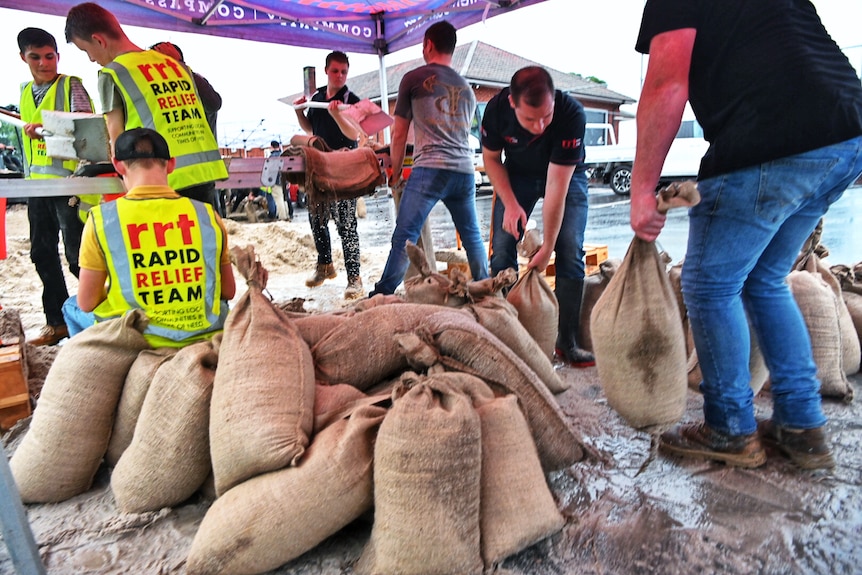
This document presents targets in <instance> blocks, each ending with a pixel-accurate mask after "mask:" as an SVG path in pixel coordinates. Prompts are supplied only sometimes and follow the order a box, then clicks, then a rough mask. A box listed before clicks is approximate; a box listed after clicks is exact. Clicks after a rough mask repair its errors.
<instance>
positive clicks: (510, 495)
mask: <svg viewBox="0 0 862 575" xmlns="http://www.w3.org/2000/svg"><path fill="white" fill-rule="evenodd" d="M476 410H477V412H478V414H479V421H480V422H481V425H482V520H481V531H482V559H483V560H484V562H485V567H486V568H492V567H493V566H495V565H497V564H498V563H500V562H501V561H503V559H505V558H506V557H508V556H509V555H513V554H515V553H517V552H519V551H521V550H522V549H526V548H527V547H529V546H530V545H533V544H534V543H536V542H538V541H541V540H542V539H544V538H546V537H548V536H550V535H552V534H554V533H556V532H558V531H559V530H560V529H562V528H563V525H564V524H565V522H566V521H565V519H564V518H563V516H562V514H561V513H560V511H559V510H558V509H557V504H556V502H555V501H554V497H553V495H551V491H550V489H549V488H548V484H547V482H546V480H545V475H544V473H543V472H542V465H541V463H540V462H539V454H538V452H537V451H536V445H535V443H533V438H532V436H531V435H530V428H529V426H528V425H527V420H526V419H525V418H524V415H523V413H522V412H521V409H520V407H518V398H517V397H516V396H514V395H507V396H505V397H499V398H497V399H495V400H494V401H492V402H489V403H485V404H483V405H480V406H478V407H476Z"/></svg>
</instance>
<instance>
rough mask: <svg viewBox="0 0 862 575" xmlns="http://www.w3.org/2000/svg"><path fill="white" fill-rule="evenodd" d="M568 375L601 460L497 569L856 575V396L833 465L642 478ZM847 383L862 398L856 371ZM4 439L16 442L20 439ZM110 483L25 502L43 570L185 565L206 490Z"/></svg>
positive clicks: (609, 421) (304, 560) (631, 450)
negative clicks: (554, 529)
mask: <svg viewBox="0 0 862 575" xmlns="http://www.w3.org/2000/svg"><path fill="white" fill-rule="evenodd" d="M560 374H561V376H563V377H564V378H565V379H566V380H568V381H570V382H571V383H572V388H571V389H570V390H569V391H567V392H565V393H564V394H562V395H561V396H558V397H559V400H560V403H561V405H562V407H563V409H564V411H565V413H566V414H567V415H568V416H569V418H570V421H571V424H572V425H573V426H574V427H575V428H577V429H579V430H580V431H581V433H582V434H583V435H584V437H585V438H586V439H587V441H588V442H589V443H590V444H591V445H592V446H593V447H595V448H596V449H597V450H598V452H599V453H600V455H601V457H600V459H593V460H588V461H583V462H581V463H578V464H576V465H574V466H572V467H571V468H569V469H567V470H564V471H561V472H557V473H553V474H551V475H550V476H549V482H550V485H551V487H552V490H553V493H554V495H555V497H556V498H557V501H558V505H559V508H560V509H561V510H562V512H563V514H564V515H565V516H566V518H567V522H566V525H565V527H564V529H563V531H562V532H560V533H558V534H557V535H554V536H552V537H550V538H548V539H546V540H545V541H542V542H540V543H538V544H537V545H534V546H533V547H531V548H529V549H527V550H525V551H523V552H521V553H519V554H517V555H515V556H512V557H510V558H508V559H507V560H506V561H505V562H504V563H503V564H502V565H501V566H500V569H499V571H498V572H499V573H503V574H506V575H545V574H547V575H556V574H569V573H583V574H620V575H622V574H631V573H662V574H686V573H726V574H739V575H743V574H745V575H748V574H751V573H759V574H774V575H786V574H812V575H814V574H825V573H832V574H846V575H850V574H854V573H859V572H860V565H862V549H860V541H862V538H860V534H862V488H860V483H862V447H860V440H862V431H860V429H862V424H860V421H862V407H860V404H859V403H858V402H856V403H851V404H843V403H836V402H832V401H827V402H825V404H824V407H825V411H826V413H827V414H828V416H829V424H828V428H829V430H830V432H831V434H832V441H833V445H834V449H835V454H836V460H837V462H838V467H837V468H836V469H835V470H834V472H823V471H816V472H805V471H800V470H797V469H796V468H795V467H793V466H792V465H791V464H790V463H789V462H788V461H787V460H786V459H784V458H783V457H782V456H780V455H779V454H777V453H774V452H771V451H770V452H769V460H768V462H767V464H766V465H765V466H764V467H762V468H760V469H755V470H741V469H736V468H731V467H727V466H725V465H723V464H719V463H708V462H698V461H694V460H680V459H670V458H667V457H665V456H663V455H659V456H658V457H657V458H656V459H655V460H654V461H653V462H652V463H651V464H650V465H649V466H648V467H647V469H646V470H645V471H644V472H643V473H641V474H640V475H638V474H637V472H638V469H639V468H640V467H641V464H642V463H643V462H644V460H645V458H646V456H647V453H648V450H649V437H648V436H647V435H645V434H641V433H637V432H634V431H632V430H631V429H630V428H629V427H627V426H626V425H625V424H624V423H623V422H622V420H621V419H620V418H619V417H618V416H617V415H616V414H615V413H614V412H613V411H612V410H611V409H610V408H609V407H608V406H607V404H606V402H605V400H604V396H603V393H602V391H601V387H600V384H599V382H598V378H597V375H596V370H595V368H588V369H583V370H574V369H570V368H564V369H562V370H561V372H560ZM851 380H852V382H853V385H854V388H855V390H856V393H857V395H858V394H859V393H860V392H862V377H860V376H859V375H857V376H854V377H853V378H851ZM757 410H758V416H762V417H768V416H769V414H770V411H771V408H770V401H769V396H768V392H763V393H762V394H761V395H760V396H759V397H758V398H757ZM699 417H700V397H699V395H698V394H697V393H695V392H689V404H688V410H687V413H686V419H690V420H696V419H699ZM6 439H7V440H10V441H11V443H12V446H10V447H14V443H15V442H16V437H15V434H10V435H8V436H7V438H6ZM8 451H9V449H8V448H7V452H8ZM108 482H109V475H108V472H107V470H104V469H103V470H101V471H100V473H99V474H98V476H97V480H96V485H95V486H94V488H93V489H91V490H90V491H88V492H87V493H85V494H82V495H79V496H77V497H74V498H72V499H70V500H68V501H65V502H63V503H58V504H46V505H30V506H28V513H29V518H30V523H31V525H32V529H33V532H34V534H35V537H36V541H37V542H38V545H39V547H40V553H41V555H42V558H43V561H44V562H45V565H46V568H47V572H48V573H52V574H58V575H59V574H63V575H66V574H72V573H75V574H85V573H86V574H89V573H93V574H95V573H111V574H121V573H123V574H127V573H140V574H144V573H154V574H163V573H183V572H184V561H185V556H186V554H187V552H188V549H189V547H190V545H191V542H192V539H193V537H194V534H195V532H196V530H197V526H198V525H199V524H200V521H201V519H202V517H203V515H204V514H205V512H206V509H207V505H208V504H207V502H206V501H205V500H203V499H202V498H198V499H195V500H194V501H192V502H189V503H188V504H186V505H183V506H179V507H176V508H173V509H165V510H162V511H161V512H159V513H148V514H141V515H123V514H120V513H119V512H118V511H117V509H116V506H115V503H114V501H113V497H112V495H111V491H110V487H109V483H108ZM407 512H409V510H408V511H407ZM524 513H530V510H529V509H525V510H524ZM370 529H371V524H370V523H369V522H367V521H358V522H356V523H355V524H353V525H351V526H349V527H348V528H346V529H345V530H343V531H342V532H340V533H338V534H336V535H335V536H333V537H331V538H330V539H329V540H327V541H326V542H324V543H323V544H321V545H319V546H318V547H316V548H315V549H313V550H312V551H310V552H308V553H306V554H305V555H303V556H302V557H300V558H298V559H296V560H294V561H293V562H291V563H289V564H287V565H284V566H283V567H281V568H279V569H277V570H275V571H272V573H278V574H297V575H299V574H302V575H318V574H320V575H330V574H341V573H344V574H350V573H353V570H352V567H351V565H352V563H353V561H354V560H355V559H356V558H357V557H358V556H359V554H360V552H361V550H362V546H363V545H364V544H365V542H366V541H367V539H368V537H369V534H370ZM12 572H13V570H12V567H11V562H10V559H9V557H8V554H7V553H6V550H5V549H2V548H0V573H12Z"/></svg>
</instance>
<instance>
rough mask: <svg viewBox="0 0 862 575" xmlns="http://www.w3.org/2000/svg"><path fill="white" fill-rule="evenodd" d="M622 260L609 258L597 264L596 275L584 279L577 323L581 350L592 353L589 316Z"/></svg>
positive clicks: (591, 333)
mask: <svg viewBox="0 0 862 575" xmlns="http://www.w3.org/2000/svg"><path fill="white" fill-rule="evenodd" d="M621 263H622V260H620V259H619V258H611V259H607V260H605V261H603V262H602V263H600V264H599V271H598V273H594V274H592V275H588V276H587V277H585V278H584V295H583V298H582V299H581V317H580V320H579V322H578V342H579V343H580V346H581V348H582V349H586V350H587V351H593V332H592V331H591V330H590V316H591V315H592V314H593V308H594V307H596V302H597V301H599V298H600V297H602V294H603V293H604V292H605V289H606V288H607V287H608V283H610V281H611V278H612V277H614V274H615V273H616V272H617V269H618V268H619V267H620V264H621Z"/></svg>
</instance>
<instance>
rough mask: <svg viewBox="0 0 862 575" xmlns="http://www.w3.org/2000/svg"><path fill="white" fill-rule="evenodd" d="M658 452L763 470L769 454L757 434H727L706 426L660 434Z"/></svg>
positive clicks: (695, 426) (682, 428)
mask: <svg viewBox="0 0 862 575" xmlns="http://www.w3.org/2000/svg"><path fill="white" fill-rule="evenodd" d="M659 449H660V450H662V451H664V452H666V453H671V454H673V455H682V456H685V457H694V458H697V459H711V460H715V461H723V462H724V463H726V464H728V465H733V466H736V467H760V466H761V465H763V464H764V463H766V452H765V451H764V450H763V446H762V445H761V444H760V437H758V435H757V434H756V433H752V434H751V435H725V434H723V433H719V432H718V431H715V430H713V429H711V428H710V427H709V426H708V425H706V424H705V423H690V424H688V425H681V426H679V427H677V428H676V429H674V430H671V431H667V432H665V433H662V435H661V443H660V444H659Z"/></svg>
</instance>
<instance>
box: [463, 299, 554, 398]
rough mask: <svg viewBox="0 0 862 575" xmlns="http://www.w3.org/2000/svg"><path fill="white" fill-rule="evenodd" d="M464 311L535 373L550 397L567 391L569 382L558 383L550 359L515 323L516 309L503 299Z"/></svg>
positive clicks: (489, 301)
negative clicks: (471, 314) (549, 393)
mask: <svg viewBox="0 0 862 575" xmlns="http://www.w3.org/2000/svg"><path fill="white" fill-rule="evenodd" d="M466 307H467V309H469V310H470V311H472V312H473V314H474V315H475V316H476V318H477V319H478V321H479V323H480V324H482V326H483V327H485V328H486V329H487V330H488V331H490V332H491V333H493V334H494V335H495V336H497V338H499V340H500V341H502V342H503V343H505V344H506V345H507V346H509V348H510V349H511V350H512V351H514V352H515V355H517V356H518V357H520V358H521V359H522V360H524V363H526V364H527V365H528V366H529V367H530V369H532V370H533V371H535V372H536V375H538V376H539V378H540V379H541V380H542V382H543V383H544V384H545V385H546V386H547V387H548V389H549V390H550V392H551V393H554V394H557V393H562V392H564V391H566V390H567V389H569V387H570V385H569V382H568V381H564V380H562V379H560V377H559V376H558V375H557V372H556V370H555V369H554V364H553V363H551V359H550V358H549V357H548V356H547V354H545V353H544V350H542V349H541V348H540V347H539V344H538V342H536V340H535V339H534V338H533V336H531V335H530V333H529V332H528V331H527V329H526V328H525V327H524V325H523V324H522V323H521V322H520V321H518V311H517V310H516V309H515V306H513V305H512V304H511V303H509V302H508V301H506V300H505V299H503V298H490V297H489V298H485V299H483V300H481V301H479V302H477V303H475V304H470V305H468V306H466Z"/></svg>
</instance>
